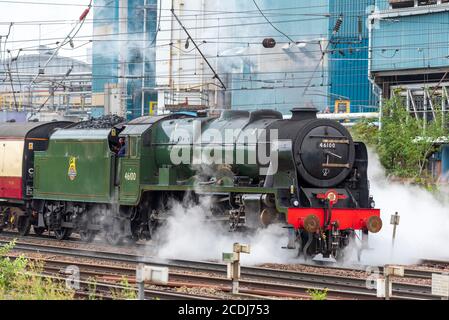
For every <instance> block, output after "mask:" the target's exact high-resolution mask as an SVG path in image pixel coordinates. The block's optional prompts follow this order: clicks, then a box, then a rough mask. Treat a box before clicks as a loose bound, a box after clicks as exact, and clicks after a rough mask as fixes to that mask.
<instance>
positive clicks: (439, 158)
mask: <svg viewBox="0 0 449 320" xmlns="http://www.w3.org/2000/svg"><path fill="white" fill-rule="evenodd" d="M376 8H377V11H376V12H375V13H373V14H372V15H371V16H370V39H371V44H370V51H369V52H370V59H369V72H370V76H371V79H372V81H373V82H375V83H376V85H377V86H379V88H380V89H381V92H382V96H383V98H389V97H391V96H392V94H393V93H396V94H400V95H402V97H403V98H404V101H405V102H406V105H407V109H408V110H409V111H410V113H411V114H413V115H414V116H416V117H419V118H422V119H423V123H424V124H425V123H426V122H427V121H431V120H432V119H433V118H434V115H435V112H440V111H441V112H443V114H447V112H448V111H449V94H448V93H449V91H448V90H449V51H448V44H447V35H448V31H447V26H448V24H449V1H448V0H427V1H423V0H419V1H417V0H415V1H411V0H407V1H406V0H377V1H376ZM431 160H432V162H433V164H432V166H433V168H432V172H433V174H434V176H435V177H447V176H448V175H449V146H447V145H446V144H442V146H441V152H440V153H439V154H436V155H434V156H433V158H432V159H431Z"/></svg>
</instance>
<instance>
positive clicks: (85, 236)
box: [79, 230, 96, 243]
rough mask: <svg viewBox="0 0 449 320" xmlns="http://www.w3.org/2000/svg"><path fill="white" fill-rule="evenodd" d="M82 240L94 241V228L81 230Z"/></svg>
mask: <svg viewBox="0 0 449 320" xmlns="http://www.w3.org/2000/svg"><path fill="white" fill-rule="evenodd" d="M79 234H80V238H81V241H83V242H88V243H89V242H92V241H93V240H94V238H95V235H96V233H95V231H92V230H80V232H79Z"/></svg>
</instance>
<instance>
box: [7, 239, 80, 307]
mask: <svg viewBox="0 0 449 320" xmlns="http://www.w3.org/2000/svg"><path fill="white" fill-rule="evenodd" d="M14 245H15V242H11V243H9V244H7V245H5V246H2V247H0V300H70V299H73V298H74V294H75V293H74V292H73V290H70V289H67V288H66V286H65V283H64V282H60V281H54V280H52V279H51V278H49V277H45V276H42V274H43V265H41V264H38V263H33V262H31V261H29V260H27V259H26V258H25V257H24V256H19V257H17V258H15V259H11V258H9V257H6V255H7V254H8V253H9V252H10V251H11V250H12V249H13V248H14Z"/></svg>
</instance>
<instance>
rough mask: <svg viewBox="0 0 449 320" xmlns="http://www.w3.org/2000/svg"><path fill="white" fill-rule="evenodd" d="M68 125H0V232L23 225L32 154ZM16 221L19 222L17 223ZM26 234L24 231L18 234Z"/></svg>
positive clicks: (30, 193) (30, 186)
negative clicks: (52, 135)
mask: <svg viewBox="0 0 449 320" xmlns="http://www.w3.org/2000/svg"><path fill="white" fill-rule="evenodd" d="M70 124H71V122H68V121H54V122H29V123H14V122H13V123H9V122H8V123H2V124H0V209H1V211H0V223H1V224H0V230H2V229H5V228H17V227H19V229H20V226H19V225H18V224H21V223H24V226H25V228H26V229H28V230H29V226H28V222H29V221H27V220H30V219H26V218H30V217H28V214H27V204H28V201H30V200H31V199H32V196H33V174H34V151H43V150H46V149H47V146H48V139H49V137H50V135H51V133H52V132H53V131H54V130H55V129H57V128H64V127H66V126H68V125H70ZM19 221H20V222H19ZM21 231H22V232H23V231H26V230H21Z"/></svg>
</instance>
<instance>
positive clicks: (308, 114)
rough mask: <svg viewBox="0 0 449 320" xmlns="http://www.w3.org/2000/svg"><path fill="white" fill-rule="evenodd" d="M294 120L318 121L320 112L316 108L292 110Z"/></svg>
mask: <svg viewBox="0 0 449 320" xmlns="http://www.w3.org/2000/svg"><path fill="white" fill-rule="evenodd" d="M291 113H292V120H296V121H303V120H310V119H316V114H317V113H318V110H317V109H316V108H294V109H293V110H291Z"/></svg>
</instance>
